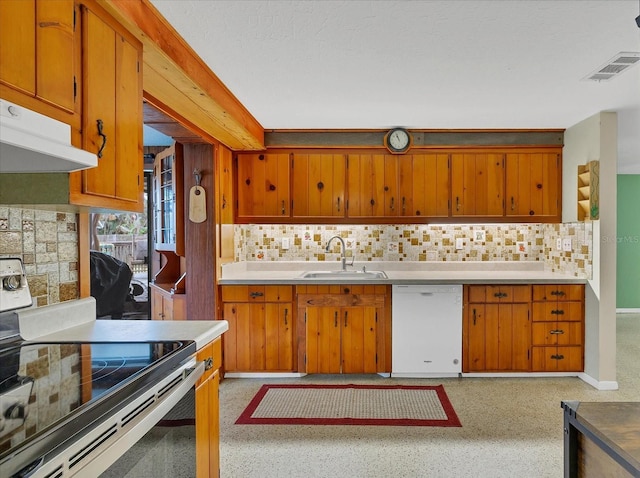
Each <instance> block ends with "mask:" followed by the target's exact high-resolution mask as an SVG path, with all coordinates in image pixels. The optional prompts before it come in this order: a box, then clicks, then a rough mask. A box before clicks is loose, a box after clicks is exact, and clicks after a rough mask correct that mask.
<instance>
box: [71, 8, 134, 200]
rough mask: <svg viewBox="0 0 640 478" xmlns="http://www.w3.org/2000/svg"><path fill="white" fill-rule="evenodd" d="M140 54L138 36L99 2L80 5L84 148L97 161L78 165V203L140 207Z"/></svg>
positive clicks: (76, 198)
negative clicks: (95, 164) (88, 166)
mask: <svg viewBox="0 0 640 478" xmlns="http://www.w3.org/2000/svg"><path fill="white" fill-rule="evenodd" d="M141 59H142V45H141V44H140V43H139V42H138V40H136V39H135V38H134V37H133V36H131V35H130V34H129V33H128V32H127V31H126V30H124V28H123V27H122V26H120V25H119V24H117V23H116V22H115V21H114V20H113V19H112V18H111V17H110V16H108V15H107V14H106V13H104V12H102V11H101V10H100V8H99V7H98V6H95V10H94V7H92V8H91V9H89V8H88V7H87V6H85V5H83V6H82V60H83V113H82V123H83V148H84V149H86V150H88V151H91V152H95V153H96V154H97V155H98V167H96V168H91V169H88V170H84V171H82V173H81V174H82V181H81V183H82V185H81V191H80V195H79V196H76V197H75V198H74V197H73V196H72V201H73V202H75V203H76V204H87V205H99V206H103V207H109V206H111V207H113V208H115V209H127V210H142V208H143V200H142V194H143V187H144V184H143V182H144V181H143V180H142V174H143V172H142V165H143V159H142V122H143V118H142V75H141V72H140V65H141V63H142V62H141ZM76 192H77V191H76ZM82 195H84V196H89V197H91V196H92V197H94V198H99V199H94V200H93V201H92V200H90V199H86V197H85V198H83V197H82ZM96 201H97V203H96Z"/></svg>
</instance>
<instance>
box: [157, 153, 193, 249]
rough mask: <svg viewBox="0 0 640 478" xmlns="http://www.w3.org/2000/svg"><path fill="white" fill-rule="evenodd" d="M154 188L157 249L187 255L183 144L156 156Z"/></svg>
mask: <svg viewBox="0 0 640 478" xmlns="http://www.w3.org/2000/svg"><path fill="white" fill-rule="evenodd" d="M152 189H153V224H154V227H153V234H154V236H153V244H154V248H155V250H157V251H173V252H175V253H176V254H177V255H179V256H184V254H185V253H184V239H185V238H184V154H183V147H182V145H181V144H180V143H174V144H173V146H171V147H169V148H167V149H165V150H164V151H161V152H160V153H158V154H157V155H156V158H155V160H154V162H153V181H152Z"/></svg>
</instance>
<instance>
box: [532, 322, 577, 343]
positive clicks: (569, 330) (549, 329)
mask: <svg viewBox="0 0 640 478" xmlns="http://www.w3.org/2000/svg"><path fill="white" fill-rule="evenodd" d="M531 337H532V342H533V345H581V344H582V322H534V323H533V324H532V325H531Z"/></svg>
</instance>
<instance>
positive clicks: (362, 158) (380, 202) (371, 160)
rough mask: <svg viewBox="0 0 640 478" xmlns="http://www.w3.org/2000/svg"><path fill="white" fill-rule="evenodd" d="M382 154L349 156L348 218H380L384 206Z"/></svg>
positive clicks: (383, 158)
mask: <svg viewBox="0 0 640 478" xmlns="http://www.w3.org/2000/svg"><path fill="white" fill-rule="evenodd" d="M384 171H385V155H384V154H350V155H349V157H348V163H347V189H348V191H349V202H348V205H347V214H348V216H349V217H375V216H377V217H382V216H384V212H385V207H384V206H385V205H384V199H385V196H384V182H385V181H384Z"/></svg>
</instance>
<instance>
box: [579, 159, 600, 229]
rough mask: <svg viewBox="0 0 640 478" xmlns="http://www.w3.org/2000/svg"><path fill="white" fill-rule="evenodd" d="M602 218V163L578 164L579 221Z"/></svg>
mask: <svg viewBox="0 0 640 478" xmlns="http://www.w3.org/2000/svg"><path fill="white" fill-rule="evenodd" d="M599 218H600V163H599V162H598V161H589V162H588V163H587V164H584V165H580V166H578V221H590V220H593V219H599Z"/></svg>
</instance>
